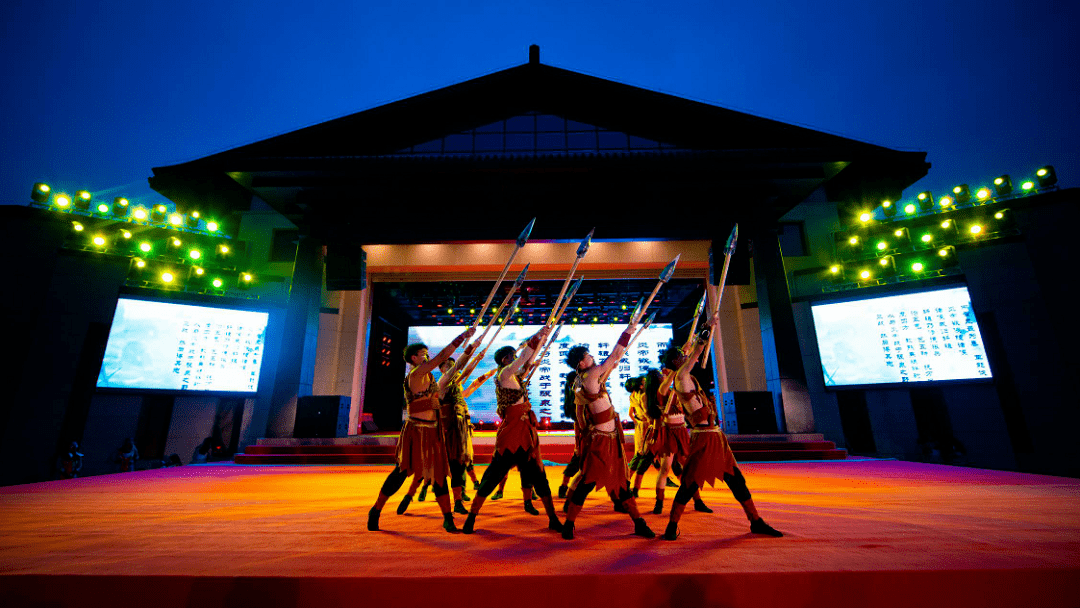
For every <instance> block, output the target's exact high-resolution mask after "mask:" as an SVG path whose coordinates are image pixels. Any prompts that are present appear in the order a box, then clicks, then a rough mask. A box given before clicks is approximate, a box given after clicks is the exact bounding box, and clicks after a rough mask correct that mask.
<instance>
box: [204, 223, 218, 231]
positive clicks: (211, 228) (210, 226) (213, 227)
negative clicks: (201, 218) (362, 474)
mask: <svg viewBox="0 0 1080 608" xmlns="http://www.w3.org/2000/svg"><path fill="white" fill-rule="evenodd" d="M206 229H207V230H209V231H210V232H217V229H218V223H217V222H215V221H209V222H206Z"/></svg>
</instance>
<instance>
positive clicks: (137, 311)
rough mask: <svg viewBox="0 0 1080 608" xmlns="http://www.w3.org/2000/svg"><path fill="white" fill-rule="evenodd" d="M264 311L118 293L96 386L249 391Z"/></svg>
mask: <svg viewBox="0 0 1080 608" xmlns="http://www.w3.org/2000/svg"><path fill="white" fill-rule="evenodd" d="M268 321H269V314H268V313H266V312H255V311H248V310H234V309H230V308H213V307H210V306H195V305H191V304H176V303H172V302H155V301H149V300H134V299H127V298H121V299H120V300H119V301H118V302H117V305H116V314H115V316H114V317H113V323H112V327H111V328H110V329H109V340H108V343H107V344H106V346H105V357H104V359H103V360H102V363H101V373H100V374H99V375H98V381H97V385H98V387H99V388H123V389H150V390H175V391H211V392H238V393H253V392H255V391H256V389H257V388H258V386H259V368H260V365H261V364H262V360H263V356H264V346H265V342H266V326H267V322H268Z"/></svg>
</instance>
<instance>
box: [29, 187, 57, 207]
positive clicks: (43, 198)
mask: <svg viewBox="0 0 1080 608" xmlns="http://www.w3.org/2000/svg"><path fill="white" fill-rule="evenodd" d="M50 192H52V188H50V187H49V184H45V183H42V182H38V183H36V184H34V189H33V190H31V191H30V200H32V201H34V202H35V203H42V204H44V203H47V202H48V201H49V193H50Z"/></svg>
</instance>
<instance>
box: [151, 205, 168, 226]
mask: <svg viewBox="0 0 1080 608" xmlns="http://www.w3.org/2000/svg"><path fill="white" fill-rule="evenodd" d="M166 210H167V209H166V207H165V205H154V208H153V209H151V210H150V221H151V222H159V223H160V222H164V221H165V211H166Z"/></svg>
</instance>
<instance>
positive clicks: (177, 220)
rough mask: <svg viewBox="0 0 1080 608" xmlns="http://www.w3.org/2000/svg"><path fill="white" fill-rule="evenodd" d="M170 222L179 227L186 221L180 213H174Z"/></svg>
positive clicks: (170, 217)
mask: <svg viewBox="0 0 1080 608" xmlns="http://www.w3.org/2000/svg"><path fill="white" fill-rule="evenodd" d="M169 223H170V224H172V225H173V226H176V227H177V228H179V227H180V226H181V225H183V223H184V218H183V217H181V216H180V214H179V213H174V214H172V215H170V216H169Z"/></svg>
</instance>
